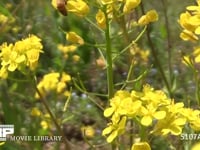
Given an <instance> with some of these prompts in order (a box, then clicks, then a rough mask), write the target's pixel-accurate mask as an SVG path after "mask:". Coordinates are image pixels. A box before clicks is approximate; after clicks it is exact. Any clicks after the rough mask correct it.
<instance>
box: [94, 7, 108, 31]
mask: <svg viewBox="0 0 200 150" xmlns="http://www.w3.org/2000/svg"><path fill="white" fill-rule="evenodd" d="M96 21H97V25H98V26H99V27H100V28H102V29H105V28H106V17H105V14H104V12H103V11H102V10H100V9H99V11H98V13H97V14H96Z"/></svg>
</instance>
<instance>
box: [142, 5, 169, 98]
mask: <svg viewBox="0 0 200 150" xmlns="http://www.w3.org/2000/svg"><path fill="white" fill-rule="evenodd" d="M141 10H142V13H143V14H145V11H144V6H143V3H141ZM147 40H148V42H149V46H150V47H151V52H152V55H153V57H154V60H155V64H156V66H157V67H158V70H159V71H160V74H161V77H162V79H163V81H164V83H165V85H166V88H167V91H168V92H169V96H170V97H172V91H171V88H170V84H169V83H168V80H167V78H166V76H165V73H164V70H163V67H162V65H161V63H160V61H159V58H158V55H157V51H156V48H155V46H154V44H153V41H152V39H151V36H150V29H149V28H148V27H147Z"/></svg>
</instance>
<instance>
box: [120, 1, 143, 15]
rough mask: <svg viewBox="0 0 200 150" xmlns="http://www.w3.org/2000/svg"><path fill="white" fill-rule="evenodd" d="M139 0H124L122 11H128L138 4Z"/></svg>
mask: <svg viewBox="0 0 200 150" xmlns="http://www.w3.org/2000/svg"><path fill="white" fill-rule="evenodd" d="M140 2H141V0H126V1H125V5H124V8H123V12H124V13H129V12H130V11H131V10H132V9H134V8H136V7H137V6H138V5H139V4H140Z"/></svg>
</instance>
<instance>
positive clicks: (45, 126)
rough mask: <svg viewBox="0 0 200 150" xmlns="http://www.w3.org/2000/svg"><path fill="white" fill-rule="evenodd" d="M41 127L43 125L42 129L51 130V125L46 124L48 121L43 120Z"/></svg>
mask: <svg viewBox="0 0 200 150" xmlns="http://www.w3.org/2000/svg"><path fill="white" fill-rule="evenodd" d="M40 125H41V127H42V129H45V130H46V129H48V128H49V125H48V123H47V122H46V121H44V120H42V121H41V122H40Z"/></svg>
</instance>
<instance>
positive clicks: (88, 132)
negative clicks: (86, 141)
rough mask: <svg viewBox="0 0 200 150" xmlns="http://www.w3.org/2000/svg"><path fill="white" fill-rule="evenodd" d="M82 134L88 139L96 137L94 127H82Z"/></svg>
mask: <svg viewBox="0 0 200 150" xmlns="http://www.w3.org/2000/svg"><path fill="white" fill-rule="evenodd" d="M81 131H82V134H83V135H84V136H86V137H87V138H93V137H94V135H95V130H94V128H93V127H92V126H84V127H81Z"/></svg>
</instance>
